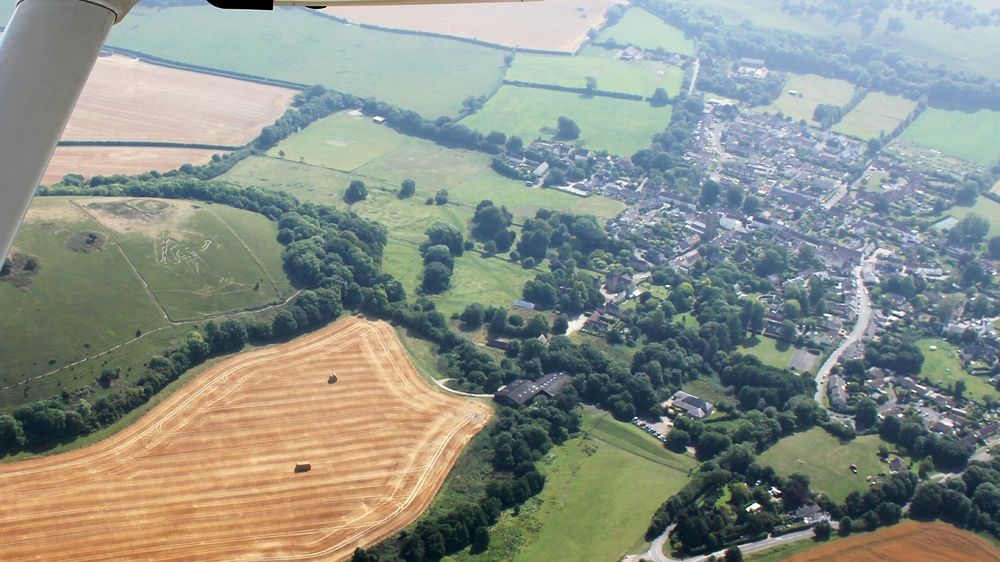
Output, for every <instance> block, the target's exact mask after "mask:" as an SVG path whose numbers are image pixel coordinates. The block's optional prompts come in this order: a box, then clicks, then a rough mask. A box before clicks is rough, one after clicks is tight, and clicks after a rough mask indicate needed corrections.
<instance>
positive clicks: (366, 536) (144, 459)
mask: <svg viewBox="0 0 1000 562" xmlns="http://www.w3.org/2000/svg"><path fill="white" fill-rule="evenodd" d="M334 372H335V373H336V375H337V377H338V380H337V383H336V384H333V385H331V384H329V383H328V382H327V381H328V379H329V376H330V375H331V374H332V373H334ZM490 414H491V410H490V408H489V407H488V406H486V405H484V404H481V403H479V402H474V401H469V400H464V399H461V398H457V397H454V396H449V395H446V394H444V393H442V392H439V391H435V390H432V389H431V388H430V387H429V386H428V385H427V383H425V382H424V381H423V380H422V379H421V378H420V375H419V374H417V372H416V371H415V370H414V368H413V366H412V365H411V364H410V362H409V359H408V358H407V356H406V354H405V352H404V351H403V348H402V346H401V345H400V342H399V340H398V339H397V337H396V334H395V332H394V331H393V329H392V327H391V326H389V325H388V324H385V323H382V322H367V321H365V320H361V319H358V318H348V319H345V320H342V321H340V322H338V323H336V324H334V325H332V326H330V327H328V328H326V329H323V330H321V331H319V332H316V333H314V334H311V335H308V336H306V337H303V338H300V339H297V340H294V341H292V342H290V343H287V344H284V345H280V346H274V347H268V348H264V349H260V350H256V351H253V352H249V353H245V354H241V355H238V356H235V357H233V358H231V359H228V360H226V361H224V362H222V363H220V364H218V365H216V366H214V367H212V368H210V369H208V370H207V371H205V372H204V373H202V374H201V375H199V376H198V377H197V378H195V379H194V380H193V381H192V382H190V383H189V384H188V385H187V386H185V387H184V388H182V389H180V390H179V391H177V392H176V393H175V394H174V395H172V396H171V397H170V398H168V399H167V400H165V401H164V402H163V403H162V404H161V405H159V406H158V407H156V408H155V409H154V410H153V411H151V412H150V413H149V414H148V415H146V416H145V417H143V418H142V419H141V420H139V421H138V422H136V423H135V424H134V425H132V426H131V427H129V428H128V429H126V430H124V431H122V432H121V433H119V434H117V435H115V436H113V437H111V438H109V439H107V440H105V441H103V442H101V443H98V444H96V445H93V446H91V447H87V448H85V449H81V450H78V451H73V452H70V453H66V454H62V455H57V456H53V457H47V458H39V459H33V460H30V461H25V462H19V463H12V464H7V465H2V466H0V495H2V496H3V497H4V509H3V510H0V529H3V532H2V533H0V548H2V551H3V553H4V554H3V557H4V558H5V559H12V560H13V559H27V558H31V559H47V560H124V559H140V558H141V559H150V560H179V559H185V560H190V559H198V560H219V559H225V560H247V559H264V558H282V559H291V558H298V559H302V558H309V559H324V560H342V559H345V558H347V557H349V556H350V555H351V553H352V552H353V551H354V549H355V547H357V546H368V545H371V544H373V543H375V542H377V541H378V540H380V539H382V538H384V537H386V536H387V535H389V534H391V533H393V532H395V531H397V530H399V529H401V528H403V527H404V526H406V525H408V524H409V523H411V522H412V521H413V520H415V519H416V518H417V517H418V516H419V515H420V513H421V512H422V511H423V510H424V509H425V508H426V507H427V505H428V504H429V503H430V501H431V499H432V498H433V496H434V494H435V493H436V491H437V490H438V488H439V487H440V485H441V483H442V482H443V481H444V478H445V476H447V474H448V472H449V471H450V469H451V466H452V465H453V463H454V461H455V459H456V458H457V457H458V455H459V453H460V452H461V450H462V447H463V446H464V445H465V444H466V443H467V442H468V441H469V439H471V438H472V436H473V435H474V434H475V433H476V432H477V431H479V430H480V429H481V428H482V427H483V426H484V425H485V424H486V422H487V420H488V419H489V416H490ZM303 463H304V464H308V465H309V470H308V471H307V472H296V471H295V467H296V466H297V465H300V464H303Z"/></svg>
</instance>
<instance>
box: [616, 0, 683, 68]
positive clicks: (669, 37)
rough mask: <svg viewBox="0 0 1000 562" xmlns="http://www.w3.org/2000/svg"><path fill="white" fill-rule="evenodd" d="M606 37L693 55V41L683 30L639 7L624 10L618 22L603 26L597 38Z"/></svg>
mask: <svg viewBox="0 0 1000 562" xmlns="http://www.w3.org/2000/svg"><path fill="white" fill-rule="evenodd" d="M608 39H614V40H615V41H616V42H618V43H619V44H622V45H625V44H633V45H638V46H640V47H642V48H644V49H650V50H652V49H656V48H657V47H660V48H662V49H663V50H665V51H667V52H669V53H678V54H681V55H687V56H689V57H690V56H694V41H692V40H691V39H688V38H686V37H684V32H683V31H681V30H679V29H677V28H676V27H673V26H671V25H667V24H666V23H664V22H663V20H661V19H660V18H658V17H656V16H654V15H653V14H651V13H649V12H647V11H646V10H643V9H641V8H632V9H630V10H629V11H627V12H625V16H624V17H623V18H622V19H621V20H619V21H618V23H616V24H614V25H612V26H609V27H607V28H605V29H604V31H602V32H601V35H600V36H599V37H598V38H597V40H598V41H600V42H605V41H607V40H608Z"/></svg>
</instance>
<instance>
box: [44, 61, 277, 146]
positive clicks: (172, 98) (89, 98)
mask: <svg viewBox="0 0 1000 562" xmlns="http://www.w3.org/2000/svg"><path fill="white" fill-rule="evenodd" d="M295 94H296V91H295V90H290V89H287V88H278V87H275V86H265V85H263V84H254V83H253V82H247V81H244V80H233V79H231V78H222V77H219V76H212V75H209V74H202V73H198V72H189V71H185V70H177V69H174V68H166V67H163V66H156V65H152V64H148V63H145V62H141V61H139V60H136V59H133V58H129V57H124V56H119V55H115V56H111V57H101V58H100V59H98V61H97V65H96V66H95V67H94V71H93V73H91V75H90V78H89V79H88V80H87V86H86V87H85V88H84V89H83V93H82V94H81V95H80V101H79V102H78V103H77V105H76V109H75V110H74V111H73V115H72V117H70V120H69V123H68V124H67V125H66V131H65V132H64V133H63V136H62V139H63V140H73V141H109V140H112V141H127V140H131V141H154V142H174V143H198V144H216V145H226V146H240V145H243V144H246V143H248V142H250V141H251V140H253V139H254V138H255V137H256V136H257V135H259V134H260V130H261V128H262V127H264V126H265V125H270V124H271V123H272V122H273V121H274V120H275V119H277V118H278V117H281V115H282V114H283V113H284V112H285V110H286V109H288V108H289V107H291V104H292V97H294V96H295Z"/></svg>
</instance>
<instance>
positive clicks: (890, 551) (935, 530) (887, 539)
mask: <svg viewBox="0 0 1000 562" xmlns="http://www.w3.org/2000/svg"><path fill="white" fill-rule="evenodd" d="M895 560H912V561H914V562H916V561H919V562H987V561H991V560H992V561H996V560H1000V549H998V548H997V547H996V546H994V545H993V543H991V542H990V541H988V540H986V539H984V538H982V537H979V536H976V535H974V534H972V533H970V532H968V531H963V530H961V529H958V528H956V527H954V526H952V525H948V524H946V523H941V522H934V523H918V522H916V521H907V522H906V523H900V524H899V525H896V526H893V527H888V528H885V529H881V530H879V531H876V532H874V533H864V534H859V535H854V536H852V537H850V538H847V539H843V540H839V541H836V542H832V543H829V544H825V545H823V546H820V547H817V548H813V549H810V550H807V551H806V552H803V553H800V554H796V555H794V556H791V557H789V558H786V559H785V562H820V561H822V562H882V561H895Z"/></svg>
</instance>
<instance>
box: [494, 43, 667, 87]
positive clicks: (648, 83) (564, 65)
mask: <svg viewBox="0 0 1000 562" xmlns="http://www.w3.org/2000/svg"><path fill="white" fill-rule="evenodd" d="M588 76H593V77H594V78H595V79H596V80H597V89H599V90H607V91H611V92H623V93H626V94H638V95H641V96H645V97H649V96H652V95H653V91H655V90H656V89H657V88H663V89H664V90H666V91H667V93H668V94H669V95H670V97H674V96H676V95H677V94H678V93H680V91H681V82H682V81H683V80H684V71H683V70H681V69H680V68H678V67H676V66H672V65H669V64H666V63H662V62H653V61H636V62H623V61H620V60H616V59H615V58H614V52H613V51H606V50H604V49H599V48H596V47H588V48H586V49H584V50H583V52H582V53H581V54H580V55H579V56H575V57H556V56H546V55H518V57H517V58H516V59H514V64H513V65H511V67H510V70H508V71H507V76H506V78H507V79H508V80H517V81H521V82H534V83H537V84H552V85H555V86H566V87H570V88H584V87H586V85H587V82H586V78H587V77H588Z"/></svg>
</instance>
